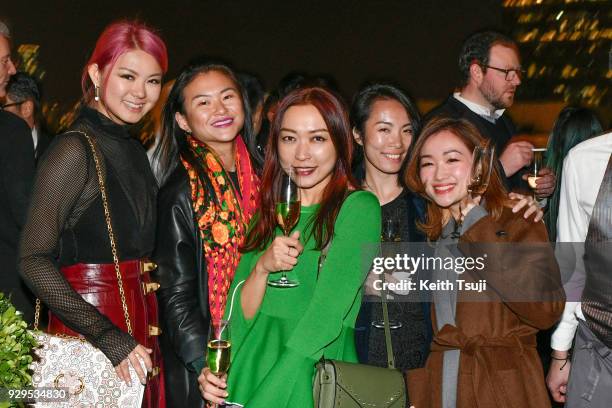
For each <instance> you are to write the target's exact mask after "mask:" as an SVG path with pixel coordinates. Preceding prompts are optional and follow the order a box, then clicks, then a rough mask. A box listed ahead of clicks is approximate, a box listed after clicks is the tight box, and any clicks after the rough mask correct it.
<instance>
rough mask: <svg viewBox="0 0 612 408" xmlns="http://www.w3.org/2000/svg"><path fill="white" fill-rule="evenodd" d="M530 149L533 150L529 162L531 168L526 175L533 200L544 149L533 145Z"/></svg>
mask: <svg viewBox="0 0 612 408" xmlns="http://www.w3.org/2000/svg"><path fill="white" fill-rule="evenodd" d="M531 151H532V152H533V163H532V164H531V169H530V171H529V175H528V176H527V183H528V184H529V187H530V188H531V189H532V190H533V198H534V200H536V199H537V197H536V193H535V189H536V188H537V187H538V186H537V184H536V181H537V180H538V178H540V176H539V175H538V173H539V172H540V170H541V169H542V163H543V161H544V158H543V156H544V152H545V151H546V149H544V148H537V147H534V148H533V149H531Z"/></svg>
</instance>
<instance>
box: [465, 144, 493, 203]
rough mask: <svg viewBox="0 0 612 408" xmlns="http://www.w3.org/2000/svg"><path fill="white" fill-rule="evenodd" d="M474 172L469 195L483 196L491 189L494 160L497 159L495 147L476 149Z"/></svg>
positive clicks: (469, 186)
mask: <svg viewBox="0 0 612 408" xmlns="http://www.w3.org/2000/svg"><path fill="white" fill-rule="evenodd" d="M472 157H473V161H472V170H471V173H470V182H469V184H468V193H469V194H470V195H472V194H474V195H483V194H484V193H485V191H487V187H489V181H490V180H491V172H492V170H493V158H494V157H495V146H488V145H485V146H476V147H474V154H473V156H472Z"/></svg>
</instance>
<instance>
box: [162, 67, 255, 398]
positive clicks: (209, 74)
mask: <svg viewBox="0 0 612 408" xmlns="http://www.w3.org/2000/svg"><path fill="white" fill-rule="evenodd" d="M250 114H251V113H250V111H249V108H248V104H246V103H245V99H244V95H243V92H242V89H241V88H240V85H239V82H238V81H237V79H236V76H235V74H234V72H233V71H232V70H231V69H230V68H229V67H227V66H226V65H223V64H217V63H193V64H191V65H189V66H188V67H186V68H185V69H184V70H183V71H182V73H181V74H180V75H179V76H178V78H177V79H176V82H175V84H174V86H173V88H172V90H171V91H170V95H169V96H168V102H167V103H166V106H165V107H164V113H163V134H162V140H161V142H160V145H159V147H158V149H157V151H156V156H157V158H158V159H159V163H160V171H159V174H158V180H159V182H160V184H161V185H162V188H161V190H160V194H159V204H158V205H159V207H158V208H159V214H158V229H157V245H156V251H155V255H154V261H155V262H156V263H157V264H158V269H157V271H156V272H155V274H154V277H155V278H156V280H157V282H159V284H160V285H161V286H160V288H159V290H158V292H157V294H158V300H159V304H160V322H162V335H161V341H162V352H163V356H164V364H165V367H164V369H165V373H166V388H167V391H168V393H167V401H168V406H170V407H200V406H202V405H203V403H204V401H203V400H202V397H201V396H200V392H199V391H198V383H197V376H198V373H199V372H200V370H201V369H202V367H203V366H204V352H205V350H206V341H207V334H208V333H207V332H208V327H209V321H210V319H220V318H222V317H223V314H224V312H225V306H226V303H227V294H228V290H229V288H230V285H231V283H232V279H233V277H234V272H235V269H236V267H237V266H238V262H239V260H240V252H239V251H238V250H239V248H240V246H241V245H242V244H243V241H244V237H245V235H246V228H247V225H248V224H249V221H250V219H251V217H252V215H253V213H254V212H255V209H256V207H257V204H258V203H257V201H258V195H259V178H258V176H257V173H256V167H257V164H259V158H258V156H256V149H255V148H254V143H253V138H252V130H251V125H250V123H251V121H250Z"/></svg>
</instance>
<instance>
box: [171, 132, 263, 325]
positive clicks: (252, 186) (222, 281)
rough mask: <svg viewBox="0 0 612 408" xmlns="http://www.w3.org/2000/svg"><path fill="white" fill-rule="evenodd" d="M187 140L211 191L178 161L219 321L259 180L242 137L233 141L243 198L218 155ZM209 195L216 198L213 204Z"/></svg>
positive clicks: (212, 311) (255, 202)
mask: <svg viewBox="0 0 612 408" xmlns="http://www.w3.org/2000/svg"><path fill="white" fill-rule="evenodd" d="M187 141H188V143H189V145H190V147H191V150H192V151H193V152H194V153H195V155H196V156H197V157H199V158H200V159H201V160H203V161H205V163H206V167H207V169H208V178H209V180H210V185H212V188H213V190H214V191H212V192H207V191H206V189H207V188H210V187H206V186H204V185H203V184H202V182H201V180H200V179H199V177H198V174H197V172H196V170H195V169H194V168H192V167H191V166H190V165H189V163H187V162H186V161H185V160H181V161H182V163H183V166H185V169H186V170H187V174H188V175H189V183H190V185H191V200H192V202H193V212H194V215H195V220H196V221H197V223H198V227H199V229H200V238H201V239H202V246H203V249H204V258H205V260H206V272H207V274H208V304H209V308H210V315H211V318H213V319H221V318H222V317H223V314H224V312H225V304H226V302H227V292H228V291H229V288H230V285H231V283H232V280H233V279H234V273H235V271H236V268H237V267H238V262H239V261H240V252H239V251H238V249H239V248H240V245H242V243H243V242H244V239H245V237H246V231H247V227H248V225H249V221H250V220H251V217H252V216H253V214H254V213H255V211H256V209H257V205H258V204H259V178H258V177H257V175H256V174H255V170H254V169H253V166H252V164H251V158H250V156H249V152H248V150H247V148H246V145H245V144H244V142H243V140H242V137H241V136H238V137H237V138H236V170H237V172H238V182H239V187H240V189H239V191H240V192H241V193H242V196H241V195H240V194H238V191H237V190H236V187H237V186H236V187H234V185H233V184H234V183H233V181H232V179H231V177H230V176H229V175H228V173H227V172H226V171H225V169H224V168H223V165H222V164H221V160H220V159H219V158H218V157H217V155H216V154H215V153H214V152H213V151H212V150H210V149H209V148H208V147H207V146H206V145H205V144H203V143H201V142H200V141H198V140H197V139H195V138H194V137H192V136H188V138H187ZM207 193H208V195H207ZM212 194H214V197H216V199H217V200H216V201H217V202H216V203H215V201H214V200H213V195H212Z"/></svg>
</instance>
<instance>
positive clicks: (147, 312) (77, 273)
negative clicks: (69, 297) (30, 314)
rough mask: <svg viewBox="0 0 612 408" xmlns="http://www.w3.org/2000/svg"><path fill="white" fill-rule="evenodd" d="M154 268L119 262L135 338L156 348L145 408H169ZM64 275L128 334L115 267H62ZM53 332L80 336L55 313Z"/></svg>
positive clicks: (143, 263)
mask: <svg viewBox="0 0 612 408" xmlns="http://www.w3.org/2000/svg"><path fill="white" fill-rule="evenodd" d="M154 268H155V264H153V263H151V262H147V261H144V260H132V261H124V262H120V263H119V269H120V270H121V276H122V280H123V289H124V293H125V299H126V303H127V307H128V312H129V315H130V323H131V326H132V332H133V336H134V338H135V339H136V341H138V343H140V344H142V345H143V346H145V347H148V348H150V349H153V353H152V354H151V359H152V361H153V367H154V368H153V372H152V373H151V375H150V378H149V380H148V381H147V387H146V388H145V394H144V399H143V404H142V406H143V407H144V408H164V407H165V406H166V403H165V397H164V395H165V393H164V379H163V366H162V358H161V351H160V348H159V342H158V340H157V336H158V335H159V334H160V333H161V331H160V330H159V322H158V317H157V316H158V309H157V299H156V297H155V290H157V288H158V287H159V285H157V284H155V283H152V282H151V278H150V277H149V271H150V270H152V269H154ZM61 272H62V274H63V275H64V277H65V278H66V280H67V281H68V282H69V283H70V285H71V286H72V287H73V288H74V290H76V291H77V292H78V293H79V294H80V295H81V296H83V299H85V300H86V301H87V302H88V303H90V304H92V305H94V306H95V307H96V308H97V309H98V310H99V311H100V313H102V314H103V315H105V316H106V317H108V318H109V319H110V320H111V321H112V322H113V324H115V325H116V326H117V327H119V328H120V329H121V330H124V331H126V332H127V326H126V323H125V317H124V313H123V306H122V304H121V297H120V295H119V286H118V284H117V274H116V272H115V265H114V264H75V265H70V266H66V267H62V268H61ZM49 333H52V334H66V335H69V336H79V334H78V333H75V332H74V331H72V330H71V329H69V328H68V327H66V326H64V324H63V323H62V322H61V321H60V320H59V319H58V318H57V317H56V316H54V315H53V314H52V313H51V312H49Z"/></svg>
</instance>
